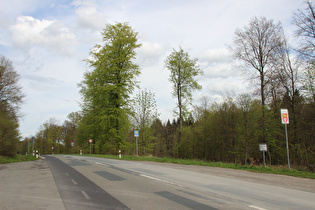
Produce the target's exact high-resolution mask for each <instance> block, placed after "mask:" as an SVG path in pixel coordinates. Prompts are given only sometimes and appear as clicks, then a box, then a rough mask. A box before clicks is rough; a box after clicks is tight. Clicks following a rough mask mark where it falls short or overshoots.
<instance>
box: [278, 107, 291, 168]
mask: <svg viewBox="0 0 315 210" xmlns="http://www.w3.org/2000/svg"><path fill="white" fill-rule="evenodd" d="M280 113H281V122H282V124H284V126H285V140H286V144H287V156H288V168H289V169H290V155H289V142H288V129H287V124H289V112H288V109H280Z"/></svg>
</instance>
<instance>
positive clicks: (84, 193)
mask: <svg viewBox="0 0 315 210" xmlns="http://www.w3.org/2000/svg"><path fill="white" fill-rule="evenodd" d="M81 193H82V194H83V195H84V197H85V198H86V199H88V200H90V199H91V197H90V196H89V195H88V194H87V193H86V192H84V191H83V190H82V191H81Z"/></svg>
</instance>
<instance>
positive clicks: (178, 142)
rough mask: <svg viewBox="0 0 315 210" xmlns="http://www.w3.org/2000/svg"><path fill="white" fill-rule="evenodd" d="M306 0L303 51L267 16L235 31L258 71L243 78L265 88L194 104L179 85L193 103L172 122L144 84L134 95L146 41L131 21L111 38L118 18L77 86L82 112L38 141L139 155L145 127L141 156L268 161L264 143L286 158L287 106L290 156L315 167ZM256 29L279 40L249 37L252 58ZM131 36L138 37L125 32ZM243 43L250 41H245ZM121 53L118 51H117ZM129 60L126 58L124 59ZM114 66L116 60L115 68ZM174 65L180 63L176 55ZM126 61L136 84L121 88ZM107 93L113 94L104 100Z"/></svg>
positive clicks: (274, 158)
mask: <svg viewBox="0 0 315 210" xmlns="http://www.w3.org/2000/svg"><path fill="white" fill-rule="evenodd" d="M305 6H306V8H305V10H303V11H300V10H299V11H297V12H296V14H295V16H294V24H295V26H296V27H297V30H296V36H297V37H299V38H300V39H301V41H300V46H299V47H298V49H295V50H293V49H291V48H290V47H289V44H288V43H287V40H286V38H285V35H284V32H283V30H282V28H281V25H279V24H274V23H273V21H272V20H267V19H266V18H253V19H252V20H250V22H249V25H248V26H246V27H244V29H237V30H236V32H235V37H234V43H233V45H231V51H232V52H233V55H234V58H235V59H236V60H239V61H240V62H243V65H242V66H241V68H244V70H245V71H248V72H252V73H248V75H249V76H250V77H249V78H245V79H247V80H251V81H256V82H257V81H258V82H257V83H256V84H259V85H257V86H259V88H258V89H257V93H254V94H250V93H248V94H243V95H236V94H235V93H230V94H228V95H227V96H225V97H224V100H223V101H221V102H214V103H210V101H209V99H207V98H206V97H204V98H202V99H201V101H199V102H198V104H196V105H194V106H189V93H191V92H189V89H188V90H186V91H187V92H186V95H185V94H182V95H176V92H175V95H174V96H175V98H176V96H183V99H185V97H186V96H188V98H187V97H186V98H187V99H188V100H187V106H184V105H185V104H182V105H179V104H178V107H177V108H179V107H182V108H184V109H183V110H180V109H179V111H178V113H177V116H178V117H177V118H174V119H172V120H168V121H167V122H162V121H161V120H160V119H159V117H158V113H157V109H156V102H155V99H154V93H152V92H150V91H149V90H140V91H139V94H138V95H137V96H136V98H134V99H130V98H129V96H130V92H132V91H134V89H136V81H135V80H133V79H134V76H137V75H138V74H139V72H138V66H137V65H136V64H134V63H132V59H134V56H135V54H133V53H132V52H133V50H134V49H135V48H137V47H140V44H138V43H136V41H137V38H136V37H137V33H136V32H134V31H133V30H132V29H131V27H130V26H128V25H124V24H121V25H120V26H119V27H121V28H120V29H122V28H123V29H125V31H126V33H130V34H129V35H128V36H125V35H124V34H119V33H120V32H119V33H118V34H116V35H121V39H120V40H117V43H113V42H110V41H108V40H112V39H110V37H111V36H112V35H113V34H115V33H117V30H116V29H117V27H118V25H119V24H116V25H110V26H108V27H112V28H107V30H106V29H105V30H104V32H103V35H104V38H106V36H108V37H107V38H106V39H104V42H105V43H106V44H108V47H107V48H106V44H105V46H97V47H98V48H99V51H97V53H95V54H94V56H95V57H94V58H96V59H95V60H92V61H91V60H90V61H88V62H89V64H90V66H91V68H92V69H93V70H92V71H90V72H88V73H87V74H86V75H85V78H84V80H83V81H82V82H81V83H80V86H79V87H80V88H81V89H80V92H81V93H82V96H83V103H82V111H80V112H74V113H70V114H69V115H68V117H67V120H66V121H65V122H64V123H63V124H59V123H58V122H57V121H56V120H54V119H53V118H52V119H49V120H48V121H47V122H45V123H44V124H43V125H42V126H41V127H40V128H39V131H38V132H37V133H36V135H35V139H36V143H35V146H36V149H37V150H39V151H40V153H41V154H51V153H52V152H54V153H55V154H57V153H79V150H83V151H84V153H89V151H90V143H89V142H88V140H89V139H93V142H92V145H91V146H92V151H91V152H92V153H100V154H117V153H118V150H121V151H122V153H123V154H125V155H136V144H135V142H136V141H135V137H134V130H135V129H138V130H139V133H140V135H139V137H138V139H137V140H138V154H139V155H141V156H156V157H176V158H185V159H200V160H206V161H222V162H233V163H240V164H252V165H260V164H262V153H261V152H260V151H259V144H260V143H266V144H267V146H268V151H267V154H266V158H267V159H266V161H267V164H270V165H285V164H287V154H286V141H285V131H284V125H283V124H282V123H281V118H280V109H281V108H287V109H288V110H289V117H290V124H289V125H288V137H289V151H290V162H291V164H292V165H294V166H295V167H306V168H308V169H309V170H310V171H314V170H315V137H314V135H315V123H314V119H313V118H314V117H315V89H314V81H315V76H314V72H315V66H314V57H315V56H314V55H315V54H314V52H315V50H314V47H313V45H312V44H311V43H314V38H313V37H315V36H314V35H315V32H314V31H312V30H309V29H310V28H311V27H310V26H314V25H315V18H314V17H312V16H311V14H313V13H312V12H314V10H313V3H312V2H307V3H306V5H305ZM255 23H256V25H255ZM256 26H258V27H256ZM115 27H116V28H115ZM255 27H256V28H255ZM251 29H259V30H261V31H265V32H266V34H265V35H266V37H269V38H270V37H272V38H273V39H271V40H270V41H271V42H270V43H276V45H272V48H268V47H270V45H268V43H267V42H266V45H265V46H264V45H259V44H258V45H255V44H257V43H259V41H258V42H257V43H250V42H247V44H248V43H249V44H253V45H249V46H251V47H253V46H258V47H257V48H252V49H254V50H253V51H250V50H249V51H245V55H246V53H247V54H248V52H251V53H252V54H253V56H252V57H247V58H246V57H244V54H242V52H243V53H244V51H242V50H244V49H245V50H248V49H249V48H250V47H249V48H246V47H248V46H247V45H246V43H245V42H246V40H247V41H250V40H252V38H254V37H255V34H251V33H249V32H252V31H251ZM269 29H272V30H271V31H272V35H273V36H270V34H268V33H269V32H270V31H269ZM259 30H258V31H259ZM109 32H110V33H109ZM267 32H268V33H267ZM256 35H257V34H256ZM259 35H261V34H259ZM118 37H119V36H118ZM124 37H134V39H133V40H132V39H131V40H125V39H124ZM260 38H262V39H261V40H260V41H261V43H264V41H265V39H264V38H263V36H261V37H260ZM257 40H259V39H257ZM123 42H126V46H128V47H130V46H132V45H133V47H134V49H127V50H126V48H122V49H117V48H115V46H119V44H121V43H123ZM130 43H132V44H131V45H130ZM244 44H245V45H244ZM242 46H243V47H245V48H243V49H242V48H241V47H242ZM110 47H112V48H110ZM264 47H265V48H264ZM263 49H267V50H268V49H272V50H270V52H271V51H272V53H273V54H272V56H269V54H268V53H265V54H264V51H263ZM116 50H118V51H116ZM180 51H181V49H180V50H179V51H176V50H174V52H173V53H174V55H175V54H176V53H179V52H180ZM93 52H95V51H93ZM114 52H115V53H114ZM118 52H123V53H122V54H123V55H124V56H126V57H127V58H128V59H126V57H121V56H122V55H121V54H119V53H118ZM268 52H269V51H268ZM124 53H125V54H124ZM118 54H119V56H116V55H118ZM186 54H187V55H188V53H186ZM297 54H299V57H298V56H297ZM257 55H258V56H257ZM104 56H105V57H104ZM106 56H107V57H106ZM115 56H116V57H115ZM184 56H185V53H184V54H182V57H179V58H176V57H172V59H174V61H178V60H181V59H182V58H184ZM255 56H256V57H255ZM170 57H171V56H170ZM109 58H110V59H112V58H113V59H112V60H110V59H109ZM244 58H245V59H244ZM117 59H118V60H119V59H121V60H120V62H116V61H117ZM176 59H177V60H176ZM250 59H252V60H250ZM126 60H127V61H126ZM110 61H112V62H113V63H110ZM168 61H170V60H168ZM181 61H182V60H181ZM183 61H189V62H188V63H190V64H192V65H191V67H192V68H193V67H195V64H196V62H197V60H196V59H191V58H190V57H189V55H188V58H187V59H186V60H185V59H184V60H183ZM256 61H257V63H256ZM259 61H261V62H259ZM263 61H265V62H266V63H263ZM124 62H126V63H125V64H124V65H121V64H123V63H124ZM246 62H247V63H246ZM114 64H115V65H116V64H117V66H115V67H113V66H114ZM181 64H182V63H181ZM256 64H257V65H256ZM119 65H121V66H119ZM174 65H178V64H176V62H175V64H174ZM104 66H106V67H105V68H104ZM119 67H121V69H122V70H125V71H126V72H127V73H128V74H127V73H126V74H125V76H126V77H127V76H128V75H129V76H130V80H128V78H123V79H125V81H127V82H126V84H127V83H128V82H129V83H128V85H129V86H128V87H125V89H118V88H117V86H115V85H113V84H119V82H120V80H114V79H117V78H118V77H115V78H113V77H112V75H114V74H115V73H116V72H115V71H116V69H117V68H119ZM180 67H181V68H182V69H185V68H184V67H182V66H180ZM106 68H107V69H111V68H113V69H112V70H113V71H112V72H111V73H108V74H106V73H104V69H106ZM130 69H131V70H132V71H131V72H130V71H129V70H130ZM128 71H129V72H128ZM129 73H130V74H129ZM117 76H119V75H117ZM192 78H193V76H192ZM105 83H106V84H107V86H106V85H104V84H105ZM124 84H125V83H124ZM174 86H175V87H177V86H176V85H174ZM120 87H121V86H120ZM120 87H119V88H120ZM196 87H197V86H196ZM197 89H198V88H197ZM119 94H121V95H119ZM100 98H102V102H100V101H101V100H100ZM104 98H106V99H108V100H103V99H104ZM178 98H179V97H177V98H176V99H178ZM104 101H105V102H106V103H104ZM183 102H184V101H183ZM104 116H107V118H106V117H104ZM137 116H138V118H137ZM31 144H32V140H31V138H26V139H24V141H22V142H20V145H19V146H20V152H21V153H26V152H28V151H29V147H30V146H31Z"/></svg>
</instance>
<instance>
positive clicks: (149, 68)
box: [0, 0, 304, 137]
mask: <svg viewBox="0 0 315 210" xmlns="http://www.w3.org/2000/svg"><path fill="white" fill-rule="evenodd" d="M303 8H304V0H220V1H219V0H216V1H215V0H9V1H8V0H0V55H2V56H5V57H6V58H7V59H9V60H10V61H12V63H13V66H14V68H15V70H16V71H17V72H18V74H19V75H20V77H21V78H20V86H21V87H22V92H23V93H24V94H25V95H26V96H25V98H24V103H23V104H22V106H21V110H20V111H21V112H22V114H23V115H24V117H23V118H22V119H21V120H20V133H21V136H22V137H31V136H34V135H35V134H36V133H37V132H38V131H39V129H40V126H41V125H42V124H44V123H45V122H47V121H48V120H49V119H50V118H54V119H55V120H56V121H57V122H58V123H59V124H62V123H63V122H64V121H65V120H66V117H67V115H68V114H69V113H71V112H76V111H80V103H81V95H80V93H79V88H78V83H80V82H81V81H82V80H83V75H84V72H86V71H88V70H91V69H90V67H89V66H88V65H87V63H86V62H85V61H84V60H85V59H86V58H88V56H89V52H90V50H91V49H92V48H93V47H94V46H95V45H96V44H99V43H101V42H102V36H101V32H102V31H103V29H104V28H105V26H106V24H115V23H117V22H127V23H129V25H130V26H131V27H132V29H133V30H134V31H136V32H138V36H139V41H138V42H139V43H141V44H142V46H141V48H139V49H137V59H136V60H135V61H134V62H135V63H137V64H138V65H139V66H140V68H141V75H140V76H139V77H138V81H139V82H140V88H141V89H147V90H150V91H151V92H153V93H154V94H155V100H156V102H157V109H158V112H159V113H160V119H161V120H162V122H166V121H167V120H168V119H170V120H172V119H173V118H174V115H173V110H174V108H175V106H176V99H175V98H173V97H172V94H171V92H172V84H171V83H170V82H169V71H168V70H167V69H166V68H165V67H164V61H165V59H166V57H167V56H168V55H169V54H170V53H171V52H172V51H173V49H175V50H178V49H179V47H182V48H183V49H184V51H186V52H188V53H189V55H190V57H191V58H193V59H194V58H197V59H198V64H199V66H200V67H201V69H202V70H203V71H204V75H203V76H199V77H197V80H198V82H199V84H200V85H202V90H201V91H196V92H193V99H194V100H193V104H195V105H198V104H200V100H201V98H203V97H207V98H208V99H209V101H210V102H211V103H213V102H220V100H222V97H223V96H224V95H226V94H227V93H233V94H235V95H239V94H243V93H249V92H251V90H252V89H253V88H254V87H252V86H249V84H248V81H246V80H245V78H244V74H242V71H241V69H239V68H237V67H236V65H235V61H233V60H232V58H231V53H230V51H229V50H228V46H230V45H232V43H233V36H234V32H235V30H236V29H237V28H241V29H242V28H244V27H245V26H247V25H248V23H249V21H250V19H251V18H253V17H255V16H256V17H263V16H264V17H266V18H267V19H272V20H273V21H274V22H275V23H278V22H279V21H280V22H281V23H282V26H283V28H284V30H285V32H286V34H287V35H288V36H289V38H290V37H291V39H294V37H293V31H294V30H295V28H294V26H293V25H292V17H293V13H294V12H296V10H297V9H303ZM138 92H139V90H135V93H138Z"/></svg>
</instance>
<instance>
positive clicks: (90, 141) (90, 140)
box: [89, 139, 92, 154]
mask: <svg viewBox="0 0 315 210" xmlns="http://www.w3.org/2000/svg"><path fill="white" fill-rule="evenodd" d="M89 143H90V154H91V145H92V139H89Z"/></svg>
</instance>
